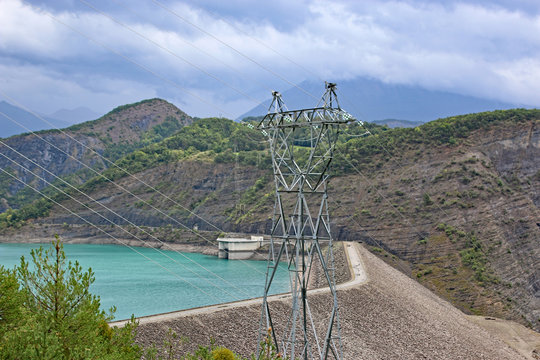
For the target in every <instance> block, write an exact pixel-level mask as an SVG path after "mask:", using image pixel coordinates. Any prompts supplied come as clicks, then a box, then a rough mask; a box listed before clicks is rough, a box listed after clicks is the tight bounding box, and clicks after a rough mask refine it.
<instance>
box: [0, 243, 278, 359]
mask: <svg viewBox="0 0 540 360" xmlns="http://www.w3.org/2000/svg"><path fill="white" fill-rule="evenodd" d="M31 256H32V261H31V264H30V263H28V262H27V261H26V259H24V257H22V258H21V263H20V265H19V266H16V267H15V268H14V269H13V270H9V269H5V268H4V267H3V266H0V359H55V360H56V359H58V360H62V359H66V360H68V359H69V360H75V359H80V360H83V359H111V360H113V359H117V360H129V359H143V358H144V359H146V360H152V359H153V360H157V359H179V358H180V357H178V356H177V353H178V351H179V350H181V349H180V348H181V346H182V344H183V343H185V342H186V341H187V339H185V338H180V339H179V340H177V338H178V336H177V335H176V333H174V332H172V331H171V330H170V329H169V332H168V334H167V337H166V339H165V340H164V342H163V344H162V347H161V348H159V349H158V348H157V347H156V346H153V347H150V348H149V349H147V350H144V349H143V348H142V347H141V346H139V345H137V344H135V342H134V339H135V335H136V330H137V326H138V323H137V322H136V321H135V320H134V319H133V318H132V319H131V320H130V321H129V322H128V323H127V324H126V325H124V327H122V328H118V327H112V328H111V327H110V326H109V325H108V324H107V322H108V321H110V320H111V319H112V318H113V316H112V315H113V313H114V311H115V309H114V308H112V309H111V310H110V311H109V313H108V314H107V313H105V312H104V311H103V310H100V308H99V307H100V300H99V297H97V296H94V295H92V294H91V293H90V291H89V288H90V285H91V284H92V283H93V282H94V280H95V278H94V273H93V272H92V269H88V270H87V271H83V269H82V268H81V266H80V265H79V263H78V262H75V263H72V262H71V261H69V262H67V263H66V257H65V253H64V250H63V244H62V242H61V241H60V239H59V238H58V237H57V238H56V240H55V241H54V242H53V243H52V246H51V247H50V248H48V249H46V250H44V249H43V247H40V248H39V249H37V250H32V251H31ZM159 353H161V354H164V355H159ZM255 358H256V357H255V355H252V356H251V357H250V359H251V360H255ZM281 358H282V357H281V356H280V355H278V354H277V353H276V351H275V347H274V344H273V341H272V340H271V338H270V336H268V338H267V339H265V340H264V341H263V342H262V343H261V350H260V354H259V357H258V358H257V359H262V360H275V359H281ZM181 359H184V360H242V359H244V358H242V357H240V356H238V355H236V354H234V353H233V352H232V351H231V350H229V349H227V348H224V347H221V346H215V345H214V344H213V343H212V344H211V345H210V346H208V347H204V346H199V347H198V349H197V350H196V351H194V352H193V353H188V354H186V355H184V356H182V357H181ZM246 360H247V359H246Z"/></svg>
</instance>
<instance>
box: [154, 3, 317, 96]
mask: <svg viewBox="0 0 540 360" xmlns="http://www.w3.org/2000/svg"><path fill="white" fill-rule="evenodd" d="M151 1H152V2H153V3H154V4H156V5H157V6H159V7H161V8H162V9H164V10H166V11H167V12H169V13H171V14H172V15H174V16H176V17H177V18H179V19H180V20H182V21H183V22H185V23H187V24H189V25H191V26H192V27H194V28H196V29H197V30H199V31H200V32H202V33H204V34H206V35H208V36H210V37H211V38H212V39H214V40H216V41H217V42H219V43H220V44H222V45H225V46H226V47H227V48H229V49H231V50H232V51H234V52H235V53H237V54H238V55H240V56H241V57H243V58H245V59H247V60H249V61H250V62H252V63H253V64H255V65H257V66H258V67H260V68H261V69H263V70H265V71H266V72H268V73H270V74H272V75H273V76H275V77H277V78H278V79H280V80H282V81H284V82H286V83H287V84H289V85H291V86H293V87H295V88H297V89H298V90H300V91H302V92H303V93H304V94H306V95H308V96H310V97H312V98H314V99H316V100H318V98H317V97H316V96H314V95H313V94H311V93H310V92H308V91H306V90H304V89H303V88H302V87H300V86H298V85H297V84H295V83H294V82H292V81H289V80H288V79H287V78H285V77H283V76H281V75H280V74H278V73H276V72H275V71H273V70H271V69H269V68H268V67H266V66H264V65H262V64H261V63H260V62H258V61H256V60H254V59H253V58H251V57H249V56H247V55H246V54H244V53H242V52H241V51H239V50H237V49H236V48H234V47H233V46H231V45H229V44H227V43H226V42H224V41H223V40H221V39H219V38H218V37H217V36H215V35H213V34H211V33H209V32H208V31H206V30H204V29H203V28H201V27H200V26H198V25H196V24H194V23H193V22H191V21H189V20H188V19H186V18H185V17H183V16H182V15H180V14H178V13H177V12H176V11H174V10H172V9H170V8H168V7H167V6H165V5H164V4H163V3H161V2H159V1H157V0H151Z"/></svg>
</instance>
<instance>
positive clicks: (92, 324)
mask: <svg viewBox="0 0 540 360" xmlns="http://www.w3.org/2000/svg"><path fill="white" fill-rule="evenodd" d="M31 256H32V266H30V264H29V263H28V262H27V261H26V260H25V259H24V257H23V258H21V263H20V265H19V266H18V267H16V268H15V269H14V270H6V269H4V268H3V267H1V266H0V289H1V290H2V292H1V293H0V294H1V296H0V358H2V359H23V358H24V359H90V358H100V359H139V358H140V357H141V355H142V350H141V348H140V347H139V346H137V345H134V344H133V339H134V335H135V333H134V331H135V327H136V324H135V322H134V320H133V319H132V320H131V322H129V323H128V324H127V325H126V326H125V327H123V328H120V329H118V328H110V327H109V325H108V324H107V321H109V320H111V319H112V314H113V312H114V309H111V311H110V312H109V314H106V313H105V312H104V311H103V310H100V309H99V305H100V301H99V298H98V297H96V296H94V295H92V294H90V292H89V287H90V285H91V284H92V283H93V282H94V274H93V272H92V270H91V269H89V270H87V271H86V272H83V270H82V268H81V266H80V265H79V264H78V263H77V262H75V263H74V264H73V263H71V262H69V263H67V264H66V258H65V254H64V251H63V246H62V243H61V242H60V240H59V239H58V238H57V240H56V241H55V242H54V243H53V246H52V247H51V248H49V249H47V250H44V249H43V248H39V249H38V250H32V252H31Z"/></svg>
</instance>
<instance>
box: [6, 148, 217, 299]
mask: <svg viewBox="0 0 540 360" xmlns="http://www.w3.org/2000/svg"><path fill="white" fill-rule="evenodd" d="M0 155H3V154H0ZM0 170H1V171H2V172H3V173H5V174H7V175H9V176H11V177H12V178H13V179H15V180H17V181H19V182H20V183H22V184H23V185H25V186H28V187H29V188H30V189H32V190H34V191H35V192H37V193H38V194H40V195H41V196H43V197H44V198H45V199H47V200H49V201H51V202H53V203H54V204H56V205H58V206H60V207H61V208H62V209H64V210H66V211H67V212H69V213H70V214H72V215H75V216H76V217H78V218H79V219H81V220H82V221H84V222H86V223H87V224H88V225H90V226H92V227H94V228H96V229H97V230H99V231H101V232H102V233H104V234H105V235H107V236H109V237H111V238H113V239H114V240H115V241H117V242H118V243H120V244H122V245H124V246H126V247H128V248H129V249H131V250H132V251H134V252H136V253H137V254H139V255H141V256H143V257H144V258H146V259H147V260H149V261H151V262H153V263H154V264H156V265H157V266H159V267H161V268H162V269H164V270H165V271H167V272H169V273H171V274H172V275H173V276H174V277H176V278H178V279H180V280H181V281H183V282H185V283H187V284H188V285H190V286H192V287H193V288H195V289H197V290H199V291H200V292H202V293H203V294H205V295H207V296H210V297H213V298H215V299H216V300H218V301H219V299H217V298H216V297H215V296H214V295H212V294H209V293H207V292H206V291H204V290H203V289H201V288H199V287H198V286H196V285H194V284H193V283H191V282H190V281H188V280H186V279H184V278H182V277H180V276H179V275H178V274H177V273H175V272H173V271H171V270H170V269H168V268H166V267H165V266H163V265H161V264H160V263H158V262H156V261H155V260H153V259H151V258H149V257H148V256H146V255H144V254H143V253H141V252H140V251H137V250H136V249H135V248H134V247H132V246H130V245H128V244H126V243H125V242H123V241H121V240H120V239H118V238H117V237H115V236H114V235H112V234H110V233H108V232H106V231H105V230H103V229H102V228H100V227H98V226H96V225H95V224H93V223H91V222H89V221H88V220H86V219H85V218H83V217H82V216H80V215H79V214H77V213H75V212H74V211H72V210H70V209H68V208H67V207H65V206H64V205H62V204H60V203H59V202H57V201H56V200H54V199H53V198H51V197H50V196H47V195H46V194H45V193H43V192H42V191H40V190H38V189H36V188H35V187H33V186H32V185H30V184H27V183H25V182H24V181H22V180H21V179H19V178H18V177H16V176H15V175H13V174H11V173H10V172H8V171H6V170H4V169H2V168H0ZM153 249H154V248H153Z"/></svg>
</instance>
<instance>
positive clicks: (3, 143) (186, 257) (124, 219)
mask: <svg viewBox="0 0 540 360" xmlns="http://www.w3.org/2000/svg"><path fill="white" fill-rule="evenodd" d="M0 144H2V145H4V146H6V147H8V148H9V149H10V150H11V151H13V152H15V153H17V155H19V156H21V157H23V158H24V159H26V160H27V161H30V162H31V163H33V164H34V165H36V166H38V167H39V168H41V169H42V170H44V171H46V172H47V173H49V174H50V175H52V176H53V177H55V178H56V179H58V180H60V181H62V182H63V183H65V184H66V185H68V186H69V187H70V188H72V189H73V190H75V191H77V192H78V193H80V194H82V195H84V196H86V197H87V198H88V199H89V200H91V201H93V202H95V203H97V204H99V205H100V206H101V207H103V208H104V209H106V210H108V211H110V212H111V213H112V214H114V215H115V216H117V217H119V218H120V219H122V220H123V221H125V222H127V223H129V224H130V225H132V226H135V227H136V228H138V229H140V230H142V232H143V233H145V234H146V235H148V236H150V237H151V238H152V239H154V240H156V241H157V242H159V243H160V244H162V245H164V246H167V247H168V248H170V249H171V250H172V251H174V252H176V253H178V254H180V255H181V256H182V257H184V258H185V259H187V260H189V261H190V262H192V263H194V264H196V265H197V266H199V267H200V268H202V269H204V270H205V271H206V272H208V273H209V274H211V275H213V276H214V277H216V278H218V279H219V280H221V281H223V282H225V283H227V284H229V285H231V286H232V287H234V288H236V289H237V290H239V291H240V292H243V290H241V289H239V288H238V287H236V286H235V285H234V284H231V283H230V282H229V281H227V280H225V279H223V278H222V277H221V276H219V275H217V274H215V273H214V272H212V271H211V270H209V269H208V268H206V267H204V266H203V265H201V264H199V263H198V262H196V261H194V260H193V259H191V258H189V257H188V256H186V255H185V254H183V253H182V252H179V251H178V250H175V249H173V248H172V247H171V246H170V245H168V244H167V243H165V242H163V241H162V240H160V239H158V238H157V237H155V236H154V235H153V234H151V233H149V232H148V231H146V230H145V229H142V228H141V227H139V226H137V225H136V224H134V223H133V222H132V221H130V220H128V219H126V218H125V217H124V216H122V215H120V214H118V213H117V212H116V211H114V210H112V209H110V208H109V207H107V206H106V205H104V204H102V203H101V202H99V201H97V200H95V199H94V198H92V197H91V196H89V195H87V194H86V193H84V192H83V191H80V190H79V189H77V188H76V187H74V186H73V185H71V184H70V183H68V182H67V181H65V180H64V179H62V178H60V177H59V176H57V175H55V174H53V173H52V172H50V171H49V170H47V169H45V168H44V167H43V166H41V165H39V164H37V163H36V162H34V161H33V160H31V159H29V158H28V157H27V156H25V155H23V154H21V153H20V152H19V151H17V150H15V149H13V148H12V147H11V146H9V145H7V144H6V143H5V142H3V141H2V140H0ZM0 155H1V156H3V157H5V158H6V159H8V160H9V161H11V162H13V163H14V164H16V165H18V166H20V167H21V168H23V169H25V170H26V171H28V172H30V173H31V174H32V175H34V176H35V177H37V178H39V179H41V180H43V181H45V182H47V183H48V184H49V185H50V186H52V187H53V188H54V189H56V190H57V191H59V192H61V193H62V194H65V195H67V196H69V197H70V198H71V199H72V200H74V201H76V202H77V203H79V204H80V205H83V206H84V207H86V208H87V209H89V210H91V211H92V212H94V213H95V214H96V215H98V216H100V217H101V218H103V219H104V220H106V221H108V222H109V223H111V224H112V225H115V226H117V227H119V228H120V229H122V230H123V231H125V232H127V233H128V234H130V235H131V236H134V237H135V238H137V240H139V241H142V242H143V243H145V242H144V240H142V239H141V238H139V237H138V236H136V235H134V234H132V233H130V232H129V231H127V230H125V229H124V228H123V227H121V226H119V225H118V224H116V223H114V222H113V221H112V220H110V219H108V218H106V217H105V216H103V215H101V214H100V213H99V212H97V211H95V210H94V209H91V208H90V207H89V206H87V205H86V204H83V203H82V202H80V201H79V200H77V199H75V198H74V197H72V196H71V195H70V194H68V193H67V192H66V191H64V190H62V189H60V188H58V187H57V186H55V185H54V184H52V183H51V182H49V181H48V180H46V179H45V178H44V177H40V176H38V175H36V174H35V173H34V172H33V171H31V170H29V169H26V168H25V167H24V166H23V165H21V164H19V163H17V162H16V161H15V160H13V159H11V158H9V157H8V156H7V155H5V154H2V153H0ZM158 251H159V252H160V253H161V250H158ZM165 256H167V257H168V258H169V259H171V260H173V261H174V262H176V263H178V262H177V261H176V260H174V259H173V258H171V257H169V256H168V255H165ZM178 264H180V265H182V264H181V263H178ZM182 266H183V265H182ZM184 267H185V268H186V269H188V270H189V271H191V272H192V273H193V274H195V275H197V276H198V277H200V278H201V279H204V280H205V281H208V282H209V283H211V284H212V285H214V286H216V288H219V287H217V285H215V284H214V283H212V282H211V281H210V280H208V279H206V278H203V277H202V276H200V275H199V274H197V273H196V272H195V271H193V270H191V269H190V268H188V267H186V266H184ZM223 291H225V292H226V293H227V294H228V295H230V296H232V297H233V298H234V295H232V294H231V293H229V292H227V291H226V290H223ZM244 294H245V295H248V296H249V294H247V293H245V292H244Z"/></svg>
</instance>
